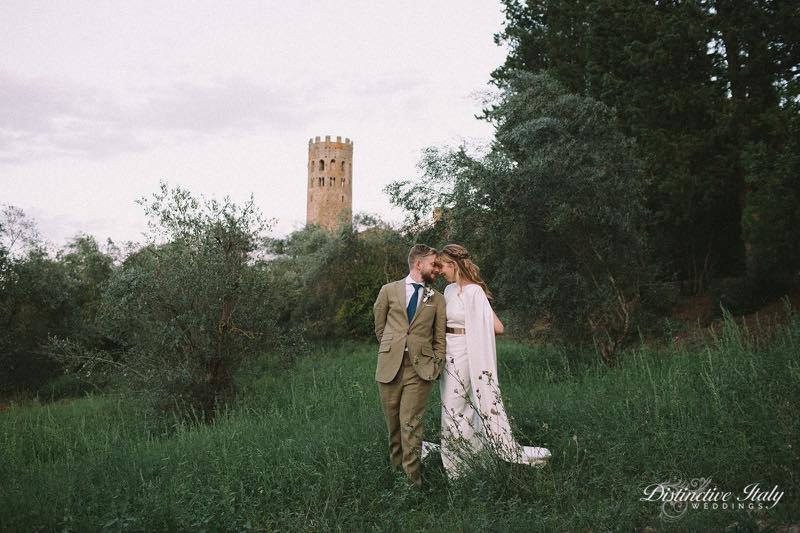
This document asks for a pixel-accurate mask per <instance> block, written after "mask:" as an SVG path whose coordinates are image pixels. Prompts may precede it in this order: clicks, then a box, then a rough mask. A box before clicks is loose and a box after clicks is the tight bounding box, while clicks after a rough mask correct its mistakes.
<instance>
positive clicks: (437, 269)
mask: <svg viewBox="0 0 800 533" xmlns="http://www.w3.org/2000/svg"><path fill="white" fill-rule="evenodd" d="M408 267H409V273H408V276H406V278H405V279H402V280H399V281H395V282H392V283H387V284H386V285H384V286H383V287H381V290H380V293H378V298H377V299H376V300H375V304H374V306H373V311H374V313H375V335H376V336H377V338H378V342H379V343H380V347H379V348H378V368H377V371H376V372H375V380H376V381H377V382H378V392H379V395H380V400H381V405H382V407H383V412H384V415H385V417H386V425H387V428H388V430H389V461H390V463H391V464H392V466H394V467H396V468H402V469H403V470H404V471H405V473H406V474H407V475H408V477H409V478H410V480H411V482H412V483H413V484H414V485H416V486H418V487H419V486H421V485H422V477H421V460H422V457H423V454H424V453H427V451H428V450H430V449H434V448H436V445H435V444H431V443H428V442H424V443H423V441H422V419H423V417H424V415H425V408H426V406H427V403H428V399H429V398H430V394H431V390H432V389H433V384H434V381H436V380H437V379H438V380H439V389H440V393H441V400H442V413H441V417H442V418H441V428H442V434H441V447H440V451H441V456H442V463H443V464H444V467H445V470H446V472H447V475H448V476H449V477H450V478H455V477H458V476H459V475H460V474H462V473H463V472H464V470H465V468H466V467H467V465H468V464H469V458H470V457H473V456H474V455H475V454H476V453H477V452H479V451H481V450H483V449H484V448H488V449H489V451H490V452H492V453H494V454H496V455H497V456H499V457H501V458H502V459H504V460H506V461H510V462H515V463H523V464H532V465H537V464H542V463H544V462H545V461H546V460H547V459H548V458H549V457H550V452H549V451H548V450H547V449H546V448H538V447H531V446H520V445H519V444H518V443H517V442H516V440H514V438H513V436H512V434H511V427H510V425H509V422H508V416H507V414H506V411H505V408H504V406H503V401H502V398H501V396H500V388H499V385H498V381H497V352H496V346H495V334H501V333H502V332H503V324H502V323H501V322H500V320H499V319H498V318H497V315H495V313H494V311H493V310H492V307H491V303H490V301H491V298H492V294H491V292H490V291H489V289H488V288H487V287H486V284H485V283H484V282H483V280H482V279H481V277H480V270H479V269H478V267H477V265H475V263H473V262H472V260H471V259H470V256H469V254H468V253H467V251H466V250H465V249H464V247H462V246H460V245H457V244H448V245H447V246H445V247H444V248H443V249H442V250H441V251H437V250H435V249H433V248H431V247H429V246H426V245H424V244H417V245H415V246H414V247H413V248H411V251H410V252H409V254H408ZM439 275H441V276H444V278H445V279H446V280H447V282H448V283H449V284H448V285H447V287H446V288H445V290H444V295H442V294H441V293H439V292H437V291H435V290H434V289H433V287H432V286H431V285H432V284H433V282H434V281H435V279H436V277H437V276H439Z"/></svg>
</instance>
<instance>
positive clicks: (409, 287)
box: [406, 274, 425, 309]
mask: <svg viewBox="0 0 800 533" xmlns="http://www.w3.org/2000/svg"><path fill="white" fill-rule="evenodd" d="M412 283H418V284H420V285H422V286H424V285H425V284H424V283H423V282H421V281H414V280H413V279H412V278H411V274H409V275H408V276H406V309H408V303H409V302H410V301H411V295H412V294H414V285H412ZM421 292H422V287H420V288H419V289H417V293H421ZM420 303H422V294H417V306H419V304H420Z"/></svg>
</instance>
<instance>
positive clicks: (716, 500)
mask: <svg viewBox="0 0 800 533" xmlns="http://www.w3.org/2000/svg"><path fill="white" fill-rule="evenodd" d="M642 492H643V493H644V497H642V498H639V501H647V502H661V519H662V520H665V521H673V520H680V519H681V518H683V516H684V515H685V514H686V513H687V512H688V511H689V509H692V510H698V511H699V510H703V511H706V510H710V511H734V510H738V509H772V508H773V507H775V506H776V505H778V502H780V501H781V498H782V497H783V491H781V490H778V486H777V485H775V486H773V487H772V488H768V487H765V486H762V485H761V483H750V484H749V485H747V486H746V487H744V488H743V489H742V490H741V491H739V492H738V493H733V492H728V491H724V490H721V489H719V488H718V487H716V486H714V485H712V483H711V478H710V477H707V478H706V477H701V478H694V479H690V480H686V481H684V480H682V479H679V480H675V481H672V480H670V481H665V482H661V483H653V484H650V485H647V486H643V487H642Z"/></svg>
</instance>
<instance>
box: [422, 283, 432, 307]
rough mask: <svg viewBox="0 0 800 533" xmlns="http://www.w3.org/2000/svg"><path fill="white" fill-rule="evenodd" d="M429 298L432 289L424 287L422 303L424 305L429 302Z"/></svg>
mask: <svg viewBox="0 0 800 533" xmlns="http://www.w3.org/2000/svg"><path fill="white" fill-rule="evenodd" d="M431 296H433V288H432V287H425V291H424V292H423V294H422V303H426V302H427V301H428V300H430V299H431Z"/></svg>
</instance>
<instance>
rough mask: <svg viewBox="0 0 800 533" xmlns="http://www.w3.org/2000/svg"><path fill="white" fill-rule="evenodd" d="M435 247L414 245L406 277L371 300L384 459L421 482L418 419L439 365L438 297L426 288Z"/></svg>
mask: <svg viewBox="0 0 800 533" xmlns="http://www.w3.org/2000/svg"><path fill="white" fill-rule="evenodd" d="M435 260H436V250H435V249H433V248H431V247H430V246H426V245H424V244H416V245H414V247H413V248H411V251H410V252H409V254H408V268H409V272H408V276H406V278H405V279H401V280H399V281H394V282H391V283H387V284H386V285H384V286H383V287H381V291H380V292H379V293H378V298H377V299H376V300H375V305H374V306H373V311H374V313H375V335H376V336H377V337H378V342H380V348H378V368H377V370H376V372H375V380H376V381H377V382H378V393H379V394H380V398H381V405H382V406H383V413H384V415H385V416H386V426H387V428H388V429H389V461H390V462H391V464H392V466H394V467H402V468H403V470H405V472H406V474H407V475H408V477H409V478H410V479H411V482H412V483H414V485H416V486H417V487H421V486H422V477H421V476H420V470H421V464H420V453H421V446H422V417H423V415H424V414H425V406H426V405H427V403H428V398H429V397H430V394H431V389H432V388H433V381H434V380H435V379H436V378H438V377H439V373H440V372H441V371H442V368H444V355H445V346H444V342H445V325H446V323H447V319H446V316H445V305H444V296H442V295H441V294H440V293H439V292H437V291H435V290H433V288H432V287H430V284H432V283H433V282H434V280H435V278H436V276H437V275H438V274H439V270H438V268H437V266H436V265H435V264H434V261H435Z"/></svg>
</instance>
